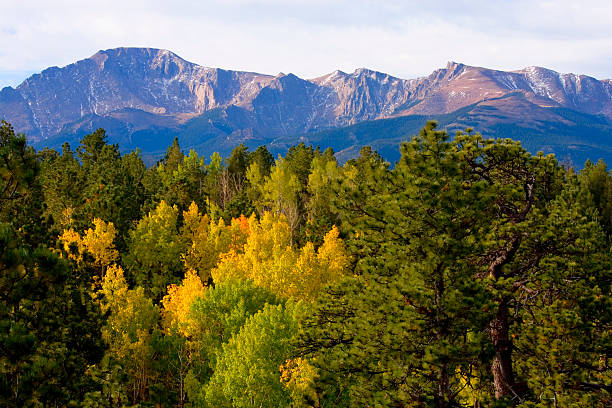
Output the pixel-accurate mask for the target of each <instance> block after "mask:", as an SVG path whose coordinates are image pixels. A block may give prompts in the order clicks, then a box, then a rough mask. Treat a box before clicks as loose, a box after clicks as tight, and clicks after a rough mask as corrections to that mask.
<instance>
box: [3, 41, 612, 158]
mask: <svg viewBox="0 0 612 408" xmlns="http://www.w3.org/2000/svg"><path fill="white" fill-rule="evenodd" d="M511 93H520V94H522V95H523V96H524V97H525V98H526V99H527V100H528V101H530V102H531V103H532V104H535V105H537V106H539V107H564V108H569V109H572V110H576V111H578V112H583V113H588V114H592V115H605V116H607V117H609V118H612V81H610V80H603V81H598V80H596V79H594V78H591V77H588V76H583V75H574V74H559V73H557V72H554V71H551V70H548V69H545V68H539V67H529V68H525V69H523V70H520V71H515V72H504V71H495V70H489V69H485V68H479V67H471V66H466V65H463V64H458V63H453V62H451V63H448V65H447V66H446V67H445V68H443V69H439V70H436V71H434V72H433V73H432V74H431V75H429V76H428V77H423V78H417V79H410V80H406V79H400V78H395V77H392V76H390V75H387V74H384V73H380V72H375V71H371V70H368V69H358V70H356V71H355V72H353V73H351V74H347V73H344V72H341V71H335V72H333V73H331V74H328V75H325V76H322V77H319V78H315V79H311V80H305V79H300V78H298V77H296V76H295V75H292V74H289V75H284V74H279V75H277V76H271V75H262V74H257V73H251V72H237V71H228V70H223V69H218V68H207V67H203V66H200V65H197V64H193V63H190V62H188V61H185V60H183V59H182V58H180V57H178V56H177V55H175V54H173V53H171V52H169V51H166V50H158V49H151V48H118V49H111V50H106V51H100V52H98V53H96V54H95V55H93V56H92V57H90V58H87V59H84V60H81V61H78V62H76V63H74V64H71V65H68V66H66V67H63V68H57V67H53V68H49V69H46V70H44V71H43V72H42V73H40V74H36V75H33V76H31V77H30V78H28V79H26V80H25V81H24V82H23V83H22V84H21V85H19V86H18V87H17V88H16V89H13V88H5V89H3V90H2V91H0V117H2V118H5V119H6V120H8V121H9V122H11V123H12V124H13V125H14V127H15V129H16V130H17V131H19V132H25V133H26V134H28V136H29V137H30V138H32V139H34V140H37V139H38V140H44V139H47V138H49V137H53V136H54V135H56V134H57V133H58V132H60V131H61V130H62V129H78V128H79V126H81V125H80V124H81V123H82V122H83V121H88V122H87V123H89V122H91V126H95V123H94V122H95V120H94V119H95V118H98V119H99V118H107V119H109V118H112V120H113V121H119V122H121V123H124V124H126V126H125V128H126V129H128V131H129V129H131V128H133V127H134V126H133V124H132V122H139V123H140V122H141V121H142V117H149V118H151V117H156V118H157V120H152V121H151V123H152V125H155V126H162V125H160V123H161V124H163V123H171V124H172V126H178V125H180V124H181V123H185V122H186V121H188V120H190V119H192V118H195V117H198V116H199V115H202V114H204V113H206V112H213V111H215V110H219V109H221V110H224V111H226V112H225V115H226V116H227V115H228V113H227V110H228V109H229V108H232V107H233V108H238V110H239V111H240V121H239V122H240V123H234V124H233V127H232V128H231V132H238V133H240V134H241V135H245V134H257V133H259V134H264V133H265V134H267V135H269V136H270V137H275V136H283V135H291V134H300V133H308V132H312V131H317V130H321V129H328V128H334V127H340V126H346V125H350V124H355V123H359V122H363V121H368V120H373V119H382V118H391V117H398V116H405V115H412V114H429V115H431V114H443V113H449V112H453V111H456V110H457V109H460V108H463V107H465V106H469V105H472V104H478V103H485V104H486V103H489V102H487V101H490V100H494V99H497V98H500V97H504V96H505V95H509V94H511ZM513 100H514V99H512V98H510V99H508V100H506V101H504V109H509V110H512V109H515V110H518V111H520V110H521V109H523V107H524V103H520V104H519V103H517V104H514V105H513V104H512V103H510V102H511V101H513ZM517 100H518V99H517ZM521 100H522V99H521ZM509 101H510V102H509ZM518 111H517V112H518ZM142 113H146V114H148V115H145V116H143V114H142ZM526 114H528V112H526ZM151 115H153V116H151ZM515 116H516V115H515ZM113 123H114V122H113ZM211 123H212V122H211ZM143 126H144V127H146V124H142V123H140V124H139V125H138V127H139V129H142V128H143ZM231 132H230V133H231ZM143 147H144V146H143Z"/></svg>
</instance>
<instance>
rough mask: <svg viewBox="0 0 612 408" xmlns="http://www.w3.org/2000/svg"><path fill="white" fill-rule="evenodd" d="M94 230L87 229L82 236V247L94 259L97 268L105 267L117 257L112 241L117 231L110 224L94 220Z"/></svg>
mask: <svg viewBox="0 0 612 408" xmlns="http://www.w3.org/2000/svg"><path fill="white" fill-rule="evenodd" d="M93 224H94V229H92V228H89V229H88V230H87V231H85V235H84V236H83V240H82V242H83V246H84V247H85V249H86V250H87V252H89V253H90V254H91V255H92V256H93V257H94V259H95V262H96V264H97V265H98V266H101V267H103V268H104V267H107V266H109V265H110V264H111V263H113V262H115V261H116V260H117V258H118V257H119V252H117V250H116V249H115V245H114V243H113V241H114V240H115V236H116V234H117V231H116V230H115V226H114V225H113V223H112V222H109V223H106V222H104V221H103V220H101V219H100V218H94V221H93Z"/></svg>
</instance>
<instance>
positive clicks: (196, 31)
mask: <svg viewBox="0 0 612 408" xmlns="http://www.w3.org/2000/svg"><path fill="white" fill-rule="evenodd" d="M581 3H582V2H578V1H575V0H573V1H569V0H555V1H541V0H527V1H524V0H496V1H493V0H472V1H469V0H452V1H441V0H428V1H425V0H421V1H412V0H259V1H258V0H226V1H221V0H193V1H192V0H174V1H168V0H121V1H116V0H98V1H95V2H88V1H83V0H79V1H73V0H53V1H48V0H36V1H34V0H2V14H1V15H0V44H1V45H0V88H1V87H4V86H7V85H11V86H15V85H18V84H19V83H20V82H21V81H22V80H23V79H25V78H26V77H27V76H29V75H30V74H32V73H36V72H40V71H41V70H42V69H44V68H47V67H50V66H60V67H61V66H64V65H67V64H69V63H71V62H74V61H76V60H79V59H83V58H87V57H89V56H91V55H92V54H94V53H95V52H96V51H98V50H100V49H108V48H115V47H120V46H132V47H154V48H165V49H169V50H171V51H174V52H175V53H177V54H178V55H179V56H181V57H183V58H185V59H187V60H189V61H192V62H195V63H198V64H201V65H205V66H210V67H222V68H227V69H237V70H249V71H256V72H262V73H269V74H276V73H278V72H285V73H289V72H292V73H295V74H296V75H298V76H301V77H304V78H312V77H316V76H320V75H323V74H325V73H328V72H331V71H333V70H335V69H341V70H343V71H347V72H352V71H353V70H355V69H356V68H359V67H367V68H371V69H375V70H379V71H383V72H387V73H390V74H392V75H395V76H399V77H401V78H414V77H418V76H423V75H427V74H429V73H430V72H431V71H433V70H434V69H436V68H439V67H443V66H444V65H446V62H447V61H457V62H463V63H466V64H469V65H478V66H485V67H489V68H495V69H503V70H514V69H520V68H523V67H526V66H531V65H539V66H544V67H547V68H551V69H554V70H556V71H560V72H573V73H580V74H587V75H591V76H594V77H596V78H599V79H603V78H612V24H611V23H610V22H611V21H612V2H610V1H609V0H589V1H588V2H585V3H586V4H588V6H583V5H581Z"/></svg>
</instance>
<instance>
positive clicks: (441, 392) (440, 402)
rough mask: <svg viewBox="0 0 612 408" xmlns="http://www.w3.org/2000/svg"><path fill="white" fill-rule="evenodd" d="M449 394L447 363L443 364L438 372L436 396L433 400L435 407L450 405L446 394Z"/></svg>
mask: <svg viewBox="0 0 612 408" xmlns="http://www.w3.org/2000/svg"><path fill="white" fill-rule="evenodd" d="M449 394H450V381H449V375H448V364H443V365H442V367H440V371H439V372H438V397H437V399H436V401H435V405H436V408H448V407H449V406H450V404H449V400H448V396H449Z"/></svg>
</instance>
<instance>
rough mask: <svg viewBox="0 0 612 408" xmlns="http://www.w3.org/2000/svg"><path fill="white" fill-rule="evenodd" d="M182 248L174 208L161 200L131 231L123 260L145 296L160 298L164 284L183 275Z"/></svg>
mask: <svg viewBox="0 0 612 408" xmlns="http://www.w3.org/2000/svg"><path fill="white" fill-rule="evenodd" d="M183 247H184V245H183V243H182V240H181V239H180V238H179V232H178V208H177V207H176V206H174V207H171V206H169V205H168V204H166V202H165V201H162V202H161V203H160V204H159V205H158V206H157V208H156V209H155V210H153V211H151V212H150V213H149V214H148V215H147V216H145V217H144V218H143V219H142V220H140V222H139V223H138V225H137V226H136V228H135V229H134V230H133V231H132V232H131V234H130V241H129V244H128V253H127V254H126V255H125V259H124V262H125V265H126V267H127V269H128V271H129V272H130V273H131V276H132V278H133V279H134V282H135V283H136V284H137V285H138V286H142V287H143V288H144V290H145V293H146V294H147V295H148V296H151V297H153V298H154V299H157V300H160V299H161V298H162V297H163V295H164V294H165V292H166V288H167V286H168V285H170V284H172V283H178V282H180V280H181V278H182V277H183V265H182V262H181V253H182V252H183V251H184V248H183Z"/></svg>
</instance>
